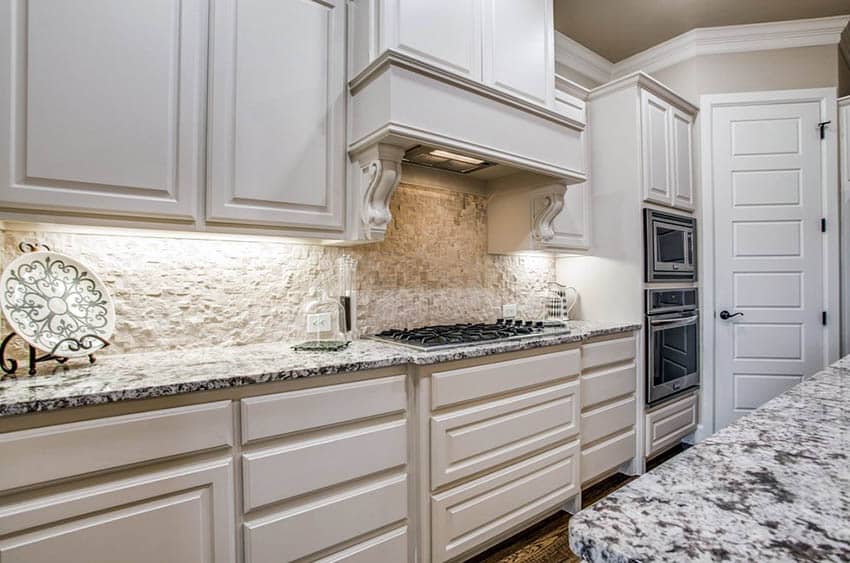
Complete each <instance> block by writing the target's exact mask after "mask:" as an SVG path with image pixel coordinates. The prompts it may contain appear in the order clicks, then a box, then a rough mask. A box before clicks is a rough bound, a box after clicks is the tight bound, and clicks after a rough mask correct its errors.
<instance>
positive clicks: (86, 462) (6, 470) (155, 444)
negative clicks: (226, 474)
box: [0, 401, 233, 491]
mask: <svg viewBox="0 0 850 563" xmlns="http://www.w3.org/2000/svg"><path fill="white" fill-rule="evenodd" d="M231 413H232V410H231V403H230V401H219V402H216V403H207V404H204V405H193V406H190V407H180V408H175V409H164V410H157V411H151V412H143V413H138V414H129V415H124V416H113V417H109V418H101V419H97V420H88V421H84V422H74V423H71V424H59V425H56V426H48V427H45V428H37V429H34V430H22V431H20V432H11V433H8V434H0V459H2V460H3V470H2V471H0V491H2V490H7V489H13V488H17V487H23V486H26V485H33V484H36V483H43V482H46V481H52V480H54V479H63V478H66V477H74V476H76V475H82V474H84V473H89V472H92V471H102V470H105V469H112V468H117V467H121V466H123V465H129V464H132V463H140V462H145V461H151V460H155V459H159V458H163V457H170V456H175V455H181V454H187V453H191V452H196V451H200V450H206V449H211V448H215V447H220V446H229V445H232V444H233V415H232V414H231ZM56 460H62V463H56Z"/></svg>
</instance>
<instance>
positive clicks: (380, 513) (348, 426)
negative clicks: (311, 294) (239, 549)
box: [242, 375, 410, 563]
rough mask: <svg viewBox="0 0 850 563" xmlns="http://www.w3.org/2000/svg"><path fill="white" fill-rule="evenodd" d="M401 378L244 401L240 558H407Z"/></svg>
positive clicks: (382, 561)
mask: <svg viewBox="0 0 850 563" xmlns="http://www.w3.org/2000/svg"><path fill="white" fill-rule="evenodd" d="M406 409H407V394H406V391H405V376H403V375H398V376H390V377H383V378H380V379H373V380H366V381H358V382H354V383H346V384H341V385H328V386H323V387H318V388H311V389H306V390H301V391H291V392H285V393H278V394H274V395H266V396H262V397H253V398H248V399H243V401H242V437H243V441H245V442H246V445H245V450H244V452H243V453H242V480H243V505H244V511H245V517H244V525H243V534H244V542H245V546H244V553H245V561H246V563H266V562H269V563H271V562H275V563H277V562H279V561H295V560H302V559H305V558H306V559H307V560H310V561H345V562H355V561H363V562H366V561H368V562H370V563H398V562H402V561H407V560H408V559H409V557H410V548H409V542H408V539H407V535H408V534H407V527H408V524H407V514H408V469H407V466H408V463H407V458H408V439H407V416H406Z"/></svg>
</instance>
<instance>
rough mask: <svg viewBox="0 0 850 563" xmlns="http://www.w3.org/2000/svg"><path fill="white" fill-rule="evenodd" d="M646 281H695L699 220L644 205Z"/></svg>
mask: <svg viewBox="0 0 850 563" xmlns="http://www.w3.org/2000/svg"><path fill="white" fill-rule="evenodd" d="M644 227H645V230H646V239H645V242H646V249H645V250H646V251H645V253H644V256H645V260H646V281H647V282H656V281H696V279H697V255H696V232H697V221H696V219H694V218H693V217H688V216H686V215H673V214H671V213H664V212H662V211H656V210H655V209H644Z"/></svg>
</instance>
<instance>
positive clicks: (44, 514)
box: [0, 456, 236, 563]
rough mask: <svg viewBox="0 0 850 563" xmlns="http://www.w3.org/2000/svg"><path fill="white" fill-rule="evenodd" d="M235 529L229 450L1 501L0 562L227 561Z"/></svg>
mask: <svg viewBox="0 0 850 563" xmlns="http://www.w3.org/2000/svg"><path fill="white" fill-rule="evenodd" d="M235 532H236V530H235V523H234V514H233V461H232V459H231V458H230V457H229V456H228V457H226V458H220V459H216V460H210V461H206V462H203V463H197V464H193V465H180V466H176V467H175V466H174V465H172V466H170V467H169V468H167V469H161V470H151V471H146V472H144V473H135V474H133V475H130V476H126V475H125V476H124V477H121V478H118V479H112V480H109V481H105V482H100V483H98V484H96V485H90V486H85V487H79V488H75V489H70V490H69V489H63V490H62V491H59V492H57V491H55V490H54V491H52V492H50V493H49V494H42V495H37V496H27V497H26V498H25V499H24V500H22V501H20V502H7V503H5V504H4V505H3V506H2V509H0V537H2V538H3V539H2V540H0V560H2V561H4V562H6V561H10V562H11V561H16V562H20V563H24V562H27V563H40V562H46V561H62V562H69V563H70V562H85V563H95V562H111V561H122V562H127V563H142V562H155V561H204V562H209V563H231V562H233V561H235V559H236V552H235V551H236V550H235V541H234V540H235V537H236V534H235ZM142 538H150V540H149V541H145V540H144V539H142ZM119 554H120V555H119Z"/></svg>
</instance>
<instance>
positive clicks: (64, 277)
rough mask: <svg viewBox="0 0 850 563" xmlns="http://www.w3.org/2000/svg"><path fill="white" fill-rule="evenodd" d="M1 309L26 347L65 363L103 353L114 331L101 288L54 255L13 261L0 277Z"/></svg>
mask: <svg viewBox="0 0 850 563" xmlns="http://www.w3.org/2000/svg"><path fill="white" fill-rule="evenodd" d="M0 308H2V309H3V316H5V317H6V320H7V321H8V322H9V325H11V327H12V330H14V331H15V332H16V333H17V334H18V336H20V337H21V338H23V339H24V340H25V341H26V342H27V343H28V344H30V345H32V346H34V347H35V348H38V349H39V350H43V351H45V352H48V353H52V354H53V355H55V356H60V357H65V358H73V357H78V356H87V355H89V354H92V353H94V352H95V351H97V350H99V349H101V348H103V347H104V346H105V345H106V344H105V342H104V341H106V340H109V338H110V337H111V336H112V333H113V331H114V330H115V306H114V305H113V303H112V298H111V297H110V296H109V292H108V291H107V290H106V286H104V284H103V282H102V281H100V278H98V277H97V276H96V275H95V274H94V272H92V271H91V270H90V269H89V268H87V267H85V266H84V265H83V264H81V263H80V262H78V261H77V260H74V259H73V258H70V257H68V256H65V255H63V254H59V253H58V252H26V253H24V254H22V255H21V256H18V257H17V258H15V259H14V260H12V262H11V263H10V264H9V265H8V266H7V267H6V269H5V270H4V271H3V275H2V276H0ZM101 339H103V340H101Z"/></svg>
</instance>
